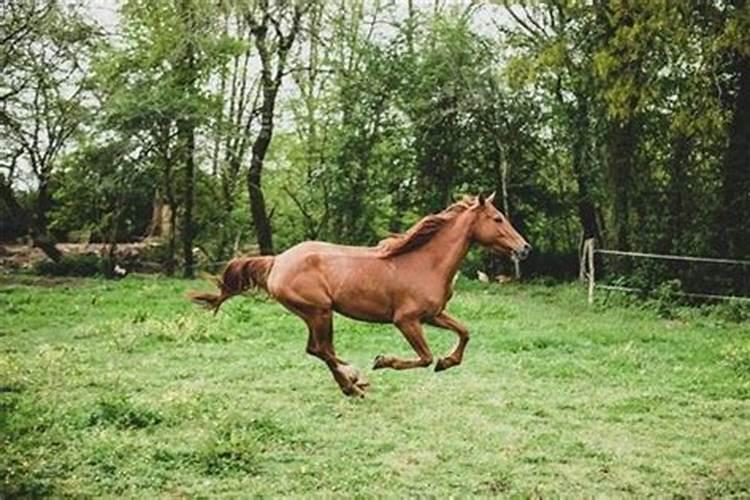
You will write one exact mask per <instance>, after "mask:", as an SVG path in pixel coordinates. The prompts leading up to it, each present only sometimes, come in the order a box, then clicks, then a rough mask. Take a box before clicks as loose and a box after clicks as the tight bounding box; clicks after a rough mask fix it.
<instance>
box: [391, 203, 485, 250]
mask: <svg viewBox="0 0 750 500" xmlns="http://www.w3.org/2000/svg"><path fill="white" fill-rule="evenodd" d="M473 202H474V198H472V197H469V196H466V197H464V199H463V200H461V201H457V202H456V203H454V204H452V205H450V206H449V207H448V208H446V209H445V210H443V211H442V212H439V213H437V214H431V215H428V216H426V217H423V218H422V219H421V220H420V221H419V222H417V223H416V224H414V225H413V226H412V227H410V228H409V229H408V230H407V231H406V232H405V233H401V234H391V235H390V236H388V237H387V238H385V239H383V240H381V241H380V243H378V246H377V248H378V250H379V252H380V257H393V256H395V255H401V254H403V253H407V252H410V251H412V250H415V249H417V248H419V247H421V246H423V245H424V244H425V243H427V242H428V241H430V240H431V239H432V238H433V237H435V235H436V234H437V233H438V232H439V231H440V230H441V229H442V228H443V227H445V226H446V224H448V222H450V221H452V220H453V219H455V218H456V217H457V216H458V215H459V214H461V213H463V212H465V211H466V210H468V209H469V208H470V207H471V206H472V203H473Z"/></svg>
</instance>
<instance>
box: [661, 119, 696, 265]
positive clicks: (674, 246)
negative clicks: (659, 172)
mask: <svg viewBox="0 0 750 500" xmlns="http://www.w3.org/2000/svg"><path fill="white" fill-rule="evenodd" d="M671 149H672V153H671V158H670V160H669V177H670V179H669V192H668V211H669V213H668V216H667V217H666V226H665V227H664V229H663V231H664V235H665V236H666V238H665V240H666V241H663V242H662V244H661V245H660V248H659V251H660V252H664V253H676V254H681V253H684V252H683V248H682V240H683V237H684V234H685V230H686V229H687V226H688V223H689V218H690V213H689V205H688V204H687V203H685V201H686V200H685V198H686V196H688V195H689V192H688V190H689V187H688V184H687V177H686V172H685V165H687V162H688V161H689V159H690V151H691V149H692V141H691V140H690V138H689V137H688V136H687V135H685V134H684V133H682V132H676V134H675V136H674V137H673V138H672V148H671Z"/></svg>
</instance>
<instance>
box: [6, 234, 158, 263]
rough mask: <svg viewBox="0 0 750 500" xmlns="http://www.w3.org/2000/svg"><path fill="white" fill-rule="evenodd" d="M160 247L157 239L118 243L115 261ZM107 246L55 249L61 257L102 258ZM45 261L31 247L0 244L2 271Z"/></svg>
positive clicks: (75, 245)
mask: <svg viewBox="0 0 750 500" xmlns="http://www.w3.org/2000/svg"><path fill="white" fill-rule="evenodd" d="M160 245H162V242H161V241H160V240H157V239H152V240H144V241H139V242H136V243H118V244H117V250H116V253H117V260H118V261H126V262H127V261H139V260H141V257H142V255H143V254H144V253H145V252H146V251H148V250H150V249H153V248H155V247H158V246H160ZM107 247H108V245H107V244H105V243H60V244H58V245H57V248H58V249H60V251H61V252H62V254H63V255H97V256H104V255H105V254H106V252H107ZM44 260H47V256H46V255H44V252H42V251H41V250H40V249H38V248H34V247H32V246H31V245H24V244H18V243H2V244H0V269H3V270H27V269H31V268H32V267H33V266H34V264H36V263H38V262H41V261H44Z"/></svg>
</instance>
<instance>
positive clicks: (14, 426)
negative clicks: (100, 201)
mask: <svg viewBox="0 0 750 500" xmlns="http://www.w3.org/2000/svg"><path fill="white" fill-rule="evenodd" d="M190 288H208V285H207V284H205V283H201V282H185V281H179V280H170V279H166V278H157V277H133V276H131V277H128V278H126V279H125V280H123V281H120V282H105V281H99V280H58V281H55V282H49V281H46V282H40V281H37V280H31V279H26V280H20V279H19V278H18V277H16V278H5V279H4V281H2V282H0V497H3V496H7V497H12V496H34V497H36V496H41V495H52V496H76V497H81V496H83V497H86V496H97V497H98V496H110V497H113V496H118V497H119V496H127V497H138V498H148V497H152V496H163V497H183V496H185V497H195V496H203V497H206V496H211V497H214V496H222V495H225V496H234V497H236V496H247V495H248V494H251V493H252V494H256V495H259V496H324V497H330V496H341V497H349V496H358V497H373V496H378V497H382V496H385V497H404V496H431V497H433V496H434V497H447V496H453V497H457V498H463V497H465V496H468V495H476V496H492V495H502V496H520V497H536V496H544V497H549V496H553V497H558V496H562V497H581V496H586V497H591V496H595V497H612V496H614V497H623V496H628V497H633V496H635V497H643V496H648V495H651V496H659V497H663V496H680V497H683V496H686V497H732V496H734V497H737V498H742V497H744V498H747V497H748V496H750V328H749V327H748V324H747V323H745V324H743V323H732V322H730V321H726V320H723V319H721V317H719V316H718V315H716V314H707V313H700V312H696V311H693V312H684V311H682V312H679V314H676V315H671V316H672V319H669V320H665V319H660V317H659V316H658V315H657V312H655V311H652V310H650V309H644V308H636V307H621V306H618V305H613V304H612V302H613V301H610V304H609V305H608V306H607V307H606V308H605V307H603V306H602V305H598V306H595V307H588V306H587V305H586V304H585V291H584V290H583V289H581V288H579V287H577V286H574V285H565V286H554V287H544V286H541V285H513V286H497V285H495V286H493V285H479V284H470V283H464V282H461V284H460V286H459V289H458V291H457V293H456V296H455V298H454V300H453V301H452V302H451V304H450V306H449V311H450V312H451V313H453V315H454V316H456V317H458V318H459V319H460V320H462V321H463V322H464V323H465V324H466V325H467V326H468V327H469V328H470V330H471V332H472V340H471V342H470V344H469V347H468V349H467V353H466V357H465V359H464V364H463V365H462V366H460V367H457V368H453V369H451V370H448V371H446V372H442V373H434V372H433V371H432V370H431V369H428V370H422V369H417V370H410V371H404V372H394V371H387V370H382V371H377V372H372V371H371V370H370V364H371V361H372V359H373V358H374V356H375V355H377V354H380V353H384V354H399V353H400V354H410V351H409V348H408V346H407V344H406V342H405V341H404V340H403V339H402V337H401V335H400V334H399V333H398V332H397V330H395V329H394V328H393V327H389V326H376V325H368V324H364V323H356V322H352V321H348V320H345V319H342V318H337V320H336V346H337V350H338V352H339V354H340V355H341V356H342V357H343V358H344V359H347V360H349V361H350V362H352V363H354V364H355V365H357V366H359V367H360V368H364V369H366V370H365V371H366V373H367V376H368V377H369V379H370V381H371V383H372V384H373V385H372V389H371V391H370V392H369V394H368V397H367V398H365V399H363V400H350V399H347V398H345V397H344V396H342V395H341V393H340V392H339V389H338V387H337V386H336V385H335V383H334V382H333V380H332V379H331V377H330V374H329V372H328V370H327V369H326V367H325V366H324V365H323V363H321V362H320V361H318V360H317V359H315V358H312V357H310V356H307V355H306V354H305V353H304V347H305V341H306V330H305V328H304V325H303V323H302V322H301V321H300V320H298V319H297V318H295V317H293V316H292V315H290V314H289V313H287V312H285V311H284V310H283V309H282V308H281V307H280V306H279V305H277V304H274V303H272V302H269V301H267V300H265V299H264V298H262V297H248V298H240V299H235V300H233V301H231V302H229V303H227V304H226V305H225V306H224V308H223V309H222V311H221V312H220V313H219V314H218V315H217V316H216V317H213V316H211V315H210V314H209V313H207V312H205V311H203V310H201V309H199V308H196V307H195V306H193V305H191V304H190V303H189V302H187V301H186V300H185V299H184V294H185V291H186V290H187V289H190ZM428 339H429V341H430V345H431V347H432V350H433V352H434V353H435V355H436V357H439V356H441V355H444V354H445V353H447V352H448V351H449V350H450V349H451V348H452V345H453V343H454V341H455V337H454V336H453V334H452V333H450V332H446V331H442V330H436V329H431V328H429V329H428Z"/></svg>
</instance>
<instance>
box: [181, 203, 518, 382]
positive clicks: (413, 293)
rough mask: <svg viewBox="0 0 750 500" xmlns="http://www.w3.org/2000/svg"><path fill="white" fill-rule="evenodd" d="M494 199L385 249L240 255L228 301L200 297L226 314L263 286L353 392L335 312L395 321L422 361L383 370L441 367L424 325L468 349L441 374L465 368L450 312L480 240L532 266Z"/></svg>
mask: <svg viewBox="0 0 750 500" xmlns="http://www.w3.org/2000/svg"><path fill="white" fill-rule="evenodd" d="M493 198H494V194H493V195H492V196H490V197H488V198H487V199H485V198H484V197H483V196H481V195H480V196H478V197H472V198H466V199H464V200H463V201H460V202H457V203H454V204H453V205H451V206H449V207H448V208H446V209H445V210H443V211H442V212H440V213H438V214H435V215H428V216H427V217H425V218H423V219H422V220H420V221H419V222H417V223H416V224H415V225H414V226H413V227H412V228H410V229H409V230H408V231H407V232H406V233H404V234H400V235H393V236H391V237H389V238H386V239H385V240H383V241H381V242H380V244H379V245H378V246H376V247H354V246H343V245H334V244H331V243H323V242H317V241H307V242H304V243H300V244H298V245H296V246H294V247H292V248H290V249H289V250H287V251H286V252H284V253H282V254H280V255H277V256H275V257H269V256H262V257H238V258H235V259H233V260H232V261H231V262H229V264H228V265H227V267H226V269H225V270H224V274H223V276H222V278H221V280H220V281H219V282H218V286H219V289H220V293H219V294H208V293H192V294H190V297H191V298H192V299H193V300H194V301H196V302H198V303H201V304H203V305H206V306H208V307H210V308H211V309H213V310H214V312H216V311H217V310H218V309H219V307H220V306H221V304H222V303H223V302H224V301H225V300H227V299H228V298H230V297H232V296H234V295H238V294H240V293H242V292H243V291H245V290H247V289H249V288H252V287H260V288H263V289H264V290H266V291H267V292H268V294H269V295H270V296H271V297H273V298H274V299H276V300H277V301H278V302H280V303H281V304H282V305H283V306H284V307H286V308H287V309H289V310H290V311H291V312H293V313H294V314H296V315H297V316H299V317H300V318H302V319H303V320H304V321H305V323H306V324H307V328H308V330H309V337H308V340H307V352H308V353H309V354H311V355H313V356H316V357H318V358H320V359H321V360H323V361H325V363H326V364H327V365H328V368H329V369H330V370H331V373H332V374H333V378H334V379H335V380H336V382H337V383H338V384H339V387H341V390H342V391H343V392H344V394H346V395H349V396H362V395H364V391H365V389H366V387H367V386H368V383H367V381H366V380H365V379H364V377H362V375H361V373H360V372H359V370H357V369H356V368H354V367H353V366H351V365H349V364H348V363H346V362H345V361H343V360H341V359H340V358H339V357H338V356H336V351H335V350H334V347H333V313H334V312H338V313H340V314H343V315H344V316H348V317H350V318H354V319H358V320H362V321H369V322H373V323H393V324H394V325H396V327H397V328H398V329H399V330H401V333H403V334H404V337H406V340H407V341H408V342H409V344H410V345H411V347H412V348H413V349H414V351H416V353H417V357H416V358H413V359H403V358H399V357H396V356H378V357H376V358H375V364H374V366H373V368H374V369H379V368H393V369H395V370H405V369H409V368H417V367H426V366H429V365H430V364H432V361H433V358H432V353H431V352H430V348H429V347H428V346H427V342H426V341H425V337H424V333H423V331H422V324H423V323H427V324H428V325H433V326H437V327H439V328H445V329H448V330H452V331H454V332H455V333H456V335H458V344H457V345H456V347H455V349H454V350H453V352H451V353H450V354H449V355H448V356H446V357H444V358H441V359H438V361H437V363H436V365H435V371H441V370H445V369H447V368H450V367H452V366H456V365H458V364H460V363H461V360H462V359H463V355H464V349H465V348H466V344H467V343H468V342H469V332H468V330H467V329H466V327H464V326H463V325H462V324H461V323H459V322H458V321H456V320H455V319H453V318H452V317H450V316H449V315H448V314H447V313H446V312H445V310H444V309H445V305H446V303H447V302H448V300H450V298H451V295H452V292H453V290H452V284H453V277H454V276H455V274H456V272H457V271H458V267H459V265H460V263H461V261H462V260H463V258H464V257H465V256H466V253H467V252H468V250H469V245H470V244H471V243H472V242H476V243H479V244H480V245H482V246H484V247H487V248H489V249H491V250H494V251H496V252H499V253H502V254H505V255H513V256H515V257H516V258H519V259H523V258H525V257H526V256H527V255H528V253H529V251H530V250H531V247H530V246H529V244H528V243H527V242H526V240H524V238H523V237H521V235H519V234H518V232H517V231H516V230H515V229H514V228H513V226H512V225H511V224H510V222H509V221H508V219H507V218H506V217H505V216H503V214H501V213H500V212H499V211H498V210H497V209H496V208H495V207H494V206H493V205H492V200H493Z"/></svg>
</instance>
